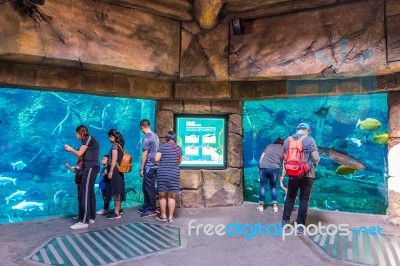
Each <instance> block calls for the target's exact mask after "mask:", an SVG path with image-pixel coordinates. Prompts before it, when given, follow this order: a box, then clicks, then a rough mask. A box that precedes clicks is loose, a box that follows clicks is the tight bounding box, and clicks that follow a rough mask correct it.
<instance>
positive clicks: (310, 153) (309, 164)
mask: <svg viewBox="0 0 400 266" xmlns="http://www.w3.org/2000/svg"><path fill="white" fill-rule="evenodd" d="M310 133H311V130H310V126H309V125H308V124H306V123H300V124H299V125H298V126H297V132H296V134H294V135H292V136H290V137H288V138H287V139H286V140H285V142H284V144H283V151H284V167H285V171H286V174H287V175H288V176H289V182H288V190H287V195H286V199H285V205H284V210H283V215H282V224H283V226H284V225H286V224H288V223H289V222H290V215H291V214H292V211H293V208H294V202H295V200H296V196H297V192H298V191H299V190H300V205H299V210H298V214H297V219H296V223H297V224H301V225H305V223H306V219H307V211H308V205H309V201H310V195H311V190H312V186H313V184H314V178H315V167H316V166H317V165H318V162H319V154H318V148H317V144H316V143H315V140H314V139H313V138H312V137H311V136H309V135H310ZM282 179H283V177H281V180H282ZM297 228H298V232H297V233H302V229H303V228H302V227H297Z"/></svg>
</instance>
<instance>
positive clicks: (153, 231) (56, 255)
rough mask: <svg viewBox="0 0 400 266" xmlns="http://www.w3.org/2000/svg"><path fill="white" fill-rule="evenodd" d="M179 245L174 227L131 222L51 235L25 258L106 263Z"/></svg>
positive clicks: (56, 262) (52, 262)
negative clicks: (55, 235)
mask: <svg viewBox="0 0 400 266" xmlns="http://www.w3.org/2000/svg"><path fill="white" fill-rule="evenodd" d="M181 244H182V243H181V235H180V229H179V228H177V227H171V226H161V225H157V224H150V223H130V224H124V225H121V226H116V227H107V228H103V229H100V230H94V231H90V232H84V233H71V234H68V235H65V236H59V237H55V238H52V239H51V240H50V241H48V242H47V243H46V244H44V245H43V246H42V247H40V248H39V249H37V250H36V251H35V252H34V253H33V254H32V255H30V256H29V257H27V259H28V260H31V261H34V262H36V263H39V264H46V265H77V266H81V265H90V266H95V265H106V264H110V263H116V262H119V261H123V260H128V259H132V258H135V257H140V256H145V255H148V254H151V253H158V252H161V251H165V250H168V249H173V248H178V247H180V246H181Z"/></svg>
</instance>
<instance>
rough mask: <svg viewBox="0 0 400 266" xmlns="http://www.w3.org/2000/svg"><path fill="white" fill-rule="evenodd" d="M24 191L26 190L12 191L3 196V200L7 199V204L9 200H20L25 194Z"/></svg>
mask: <svg viewBox="0 0 400 266" xmlns="http://www.w3.org/2000/svg"><path fill="white" fill-rule="evenodd" d="M25 193H26V191H23V190H17V191H15V192H14V193H12V194H11V195H10V196H8V197H5V200H6V201H7V205H8V204H9V203H10V201H18V200H22V197H23V196H24V195H25Z"/></svg>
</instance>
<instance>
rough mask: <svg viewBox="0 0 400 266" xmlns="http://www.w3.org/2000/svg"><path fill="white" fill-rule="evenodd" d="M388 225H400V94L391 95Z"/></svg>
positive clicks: (391, 93) (392, 93)
mask: <svg viewBox="0 0 400 266" xmlns="http://www.w3.org/2000/svg"><path fill="white" fill-rule="evenodd" d="M389 149H390V150H389V160H388V161H389V180H388V191H389V195H388V197H389V209H388V213H387V217H386V221H387V222H388V223H391V224H394V225H400V92H398V91H397V92H390V93H389Z"/></svg>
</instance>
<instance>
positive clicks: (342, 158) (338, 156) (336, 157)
mask: <svg viewBox="0 0 400 266" xmlns="http://www.w3.org/2000/svg"><path fill="white" fill-rule="evenodd" d="M318 151H319V152H321V153H322V154H324V155H325V156H326V157H328V158H329V159H331V160H332V161H334V162H336V163H338V164H340V165H346V166H348V167H351V168H354V169H356V170H362V169H366V168H367V167H366V166H365V165H364V164H363V163H361V162H360V161H358V160H357V159H355V158H353V157H351V156H350V155H348V154H345V153H343V152H340V151H337V150H335V149H331V148H325V147H318Z"/></svg>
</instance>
